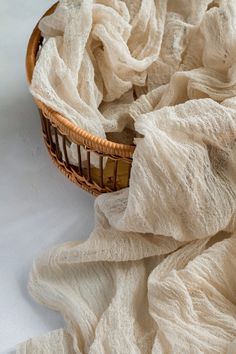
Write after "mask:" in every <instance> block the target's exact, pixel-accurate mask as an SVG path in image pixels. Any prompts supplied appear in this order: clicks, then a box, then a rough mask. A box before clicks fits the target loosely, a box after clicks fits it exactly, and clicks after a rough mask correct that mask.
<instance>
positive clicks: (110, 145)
mask: <svg viewBox="0 0 236 354" xmlns="http://www.w3.org/2000/svg"><path fill="white" fill-rule="evenodd" d="M56 6H57V4H55V5H54V6H52V7H51V8H50V9H49V10H48V11H47V12H46V13H45V14H44V16H47V15H49V14H51V13H53V11H54V10H55V8H56ZM41 44H42V36H41V33H40V30H39V28H38V25H36V27H35V29H34V31H33V33H32V35H31V37H30V40H29V44H28V48H27V55H26V72H27V78H28V81H29V83H30V82H31V79H32V75H33V70H34V66H35V63H36V56H37V53H38V50H39V48H40V45H41ZM35 102H36V105H37V106H38V108H39V113H40V117H41V123H42V130H43V137H44V140H45V143H46V146H47V149H48V151H49V154H50V156H51V158H52V160H53V162H54V163H55V164H56V166H57V167H58V168H59V169H60V171H61V172H63V173H64V174H65V175H66V176H67V177H68V178H69V179H70V180H71V181H72V182H74V183H76V184H77V185H79V186H80V187H82V188H83V189H85V190H87V191H88V192H90V193H92V194H94V195H99V194H101V193H105V192H112V191H116V190H119V189H121V188H125V187H127V186H128V185H129V176H130V170H131V164H132V155H133V152H134V149H135V146H134V145H126V144H118V143H115V142H112V141H109V140H105V139H101V138H99V137H96V136H94V135H91V134H89V133H88V132H86V131H85V130H83V129H80V128H79V127H78V126H76V125H75V124H73V123H71V122H70V121H69V120H68V119H66V118H65V117H63V116H62V115H60V114H59V113H57V112H55V111H54V110H52V109H50V108H49V107H47V106H46V105H45V104H43V103H42V102H40V101H38V100H35ZM60 142H62V143H60ZM68 143H69V144H70V143H74V144H76V148H77V159H76V162H75V161H73V163H72V162H71V161H70V158H69V154H68ZM84 149H85V150H86V161H83V163H82V160H81V150H83V151H84ZM93 155H94V156H95V155H96V156H97V161H99V164H98V165H99V167H98V168H95V167H93V166H92V164H91V160H92V159H93V158H94V156H93Z"/></svg>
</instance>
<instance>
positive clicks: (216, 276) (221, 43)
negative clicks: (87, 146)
mask: <svg viewBox="0 0 236 354" xmlns="http://www.w3.org/2000/svg"><path fill="white" fill-rule="evenodd" d="M40 27H41V29H42V31H43V33H44V35H45V37H46V38H47V40H46V42H45V44H44V46H43V48H42V50H41V54H40V57H39V59H38V62H37V65H36V69H35V72H34V77H33V82H32V86H31V91H32V93H33V95H34V96H35V97H37V98H39V99H40V100H41V101H43V102H45V103H46V104H48V105H49V106H51V107H53V108H55V109H57V110H58V111H60V112H61V113H63V114H64V115H65V116H66V117H68V119H71V120H72V121H73V122H74V123H76V124H78V125H79V126H80V127H82V128H84V129H86V130H88V131H90V132H91V133H94V134H97V135H99V136H103V137H105V133H106V132H119V131H122V130H123V129H124V128H125V127H132V123H133V122H134V126H135V130H136V131H137V132H138V133H140V134H141V136H143V137H140V138H136V139H135V143H136V145H137V147H136V150H135V153H134V160H133V165H132V171H131V179H130V187H129V188H128V189H124V190H121V191H118V192H115V193H111V194H106V195H102V196H100V197H98V198H97V199H96V202H95V215H96V225H95V229H94V231H93V232H92V234H91V235H90V237H89V239H88V240H87V241H86V242H83V243H80V242H78V241H76V240H75V241H71V242H68V243H66V244H63V245H60V246H56V247H55V248H54V249H53V250H52V251H50V252H48V253H47V254H44V255H42V256H41V257H39V259H38V260H36V262H35V264H34V266H33V270H32V272H31V275H30V281H29V291H30V293H31V294H32V295H33V297H34V298H35V299H36V300H37V301H39V302H41V303H43V304H45V305H47V306H48V307H50V308H52V309H54V310H57V311H60V312H61V314H62V315H63V317H64V318H65V321H66V324H67V328H66V329H64V330H58V331H54V332H52V333H50V334H48V335H45V336H43V337H40V338H35V339H30V340H28V341H27V342H25V343H23V344H21V345H19V347H18V350H17V353H18V354H23V353H24V354H29V353H35V354H49V353H50V354H54V353H55V354H56V353H65V354H75V353H76V354H87V353H89V354H151V353H152V354H235V353H236V276H235V274H236V2H235V0H218V1H217V0H216V1H208V0H198V1H196V0H156V1H154V0H143V1H134V0H133V1H132V0H126V1H119V0H100V1H90V0H86V1H81V0H80V1H78V0H73V1H72V0H70V1H69V0H64V1H63V0H61V1H60V5H59V7H58V9H57V11H56V13H55V14H53V15H52V16H50V17H49V18H45V19H44V20H43V21H42V22H41V24H40ZM135 98H137V99H135Z"/></svg>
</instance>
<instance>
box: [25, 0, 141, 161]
mask: <svg viewBox="0 0 236 354" xmlns="http://www.w3.org/2000/svg"><path fill="white" fill-rule="evenodd" d="M57 4H58V2H57V3H55V4H54V5H53V6H51V7H50V8H49V10H47V11H46V12H45V14H44V15H43V16H42V17H41V19H42V18H43V17H45V16H48V15H50V14H52V13H53V12H54V11H55V9H56V7H57ZM38 24H39V22H38V23H37V25H36V26H35V28H34V30H33V32H32V34H31V36H30V39H29V42H28V47H27V53H26V75H27V79H28V83H29V85H30V83H31V80H32V76H33V71H34V67H35V64H36V55H37V52H38V48H39V45H40V40H41V32H40V30H39V28H38ZM35 103H36V105H37V106H38V108H39V109H41V110H42V111H43V113H44V114H45V115H46V116H47V118H49V119H50V120H51V121H52V122H53V123H54V124H55V125H59V127H60V128H61V129H62V131H63V132H64V133H65V134H66V135H68V136H69V137H71V138H72V140H73V141H74V142H75V143H78V144H85V145H87V146H88V147H90V148H92V149H95V150H98V151H99V152H102V153H105V154H110V155H116V156H117V155H118V156H121V157H128V158H132V156H133V152H134V150H135V145H126V144H121V143H115V142H112V141H109V140H107V139H103V138H100V137H98V136H96V135H93V134H90V133H89V132H87V131H86V130H84V129H81V128H79V127H78V126H77V125H76V124H74V123H73V122H71V121H70V120H69V119H67V118H65V117H64V116H63V115H61V114H60V113H58V112H56V111H55V110H53V109H51V108H49V107H48V106H47V105H46V104H44V103H43V102H41V101H39V100H37V99H35Z"/></svg>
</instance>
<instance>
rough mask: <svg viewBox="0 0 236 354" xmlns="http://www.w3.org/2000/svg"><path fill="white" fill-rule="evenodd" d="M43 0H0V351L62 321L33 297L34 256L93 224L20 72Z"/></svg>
mask: <svg viewBox="0 0 236 354" xmlns="http://www.w3.org/2000/svg"><path fill="white" fill-rule="evenodd" d="M51 4H53V1H48V0H40V1H36V0H11V1H9V0H0V6H1V22H0V30H1V41H0V57H1V59H0V63H1V65H0V79H1V88H0V164H1V165H0V281H1V283H0V284H1V289H0V353H1V354H3V353H4V354H7V353H13V352H14V348H15V345H16V344H17V343H19V342H21V341H24V340H26V339H27V338H29V337H32V336H37V335H40V334H43V333H46V332H48V331H50V330H52V329H56V328H60V327H61V326H63V320H62V319H61V316H60V315H59V314H57V313H55V312H53V311H51V310H49V309H47V308H45V307H43V306H40V305H38V304H36V303H35V302H34V300H32V299H31V298H30V296H29V295H28V292H27V288H26V287H27V279H28V273H29V271H30V268H31V265H32V262H33V259H34V258H35V257H36V256H37V255H38V254H40V253H42V252H43V251H44V250H45V249H47V248H49V247H51V246H53V245H55V244H58V243H62V242H64V241H67V240H68V241H69V240H73V239H85V238H87V236H88V235H89V233H90V231H91V230H92V228H93V201H94V198H93V197H92V196H90V195H89V194H87V193H86V192H84V191H82V190H80V189H79V188H78V187H76V186H75V185H73V184H72V183H71V182H69V181H67V179H66V178H65V177H64V176H63V175H62V174H61V173H60V172H59V171H58V170H57V169H56V168H55V167H54V166H53V164H52V162H51V160H49V157H48V154H47V152H46V148H45V146H44V145H43V142H42V135H41V128H40V121H39V117H38V113H37V110H36V108H35V107H34V104H33V100H32V98H31V96H30V94H29V93H28V88H27V84H26V80H25V68H24V60H25V50H26V45H27V40H28V38H29V35H30V33H31V30H32V28H33V27H34V25H35V23H36V22H37V19H38V18H39V17H40V16H41V14H42V13H43V12H44V11H45V10H46V9H47V8H48V7H50V5H51Z"/></svg>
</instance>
